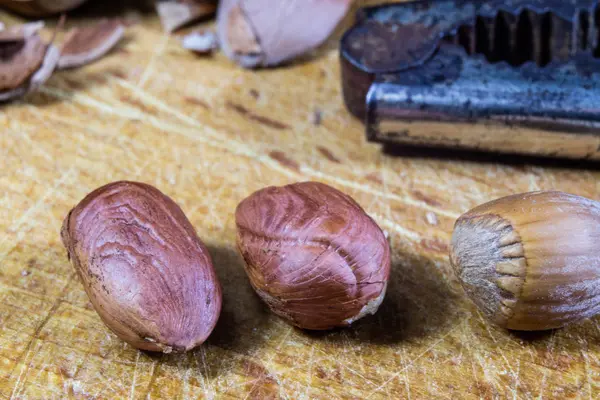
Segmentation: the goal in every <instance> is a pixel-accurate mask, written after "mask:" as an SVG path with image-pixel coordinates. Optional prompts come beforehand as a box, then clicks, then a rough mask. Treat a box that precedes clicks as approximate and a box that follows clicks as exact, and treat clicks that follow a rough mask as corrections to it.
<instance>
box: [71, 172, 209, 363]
mask: <svg viewBox="0 0 600 400" xmlns="http://www.w3.org/2000/svg"><path fill="white" fill-rule="evenodd" d="M61 236H62V240H63V243H64V245H65V247H66V249H67V251H68V254H69V258H70V259H71V261H72V263H73V265H74V267H75V269H76V271H77V273H78V275H79V277H80V278H81V281H82V283H83V286H84V288H85V291H86V292H87V294H88V296H89V298H90V301H91V303H92V305H93V306H94V308H95V310H96V311H97V312H98V314H99V315H100V318H101V319H102V321H104V323H105V324H106V325H107V326H108V327H109V328H110V329H111V330H112V331H113V332H114V333H116V334H117V336H119V337H120V338H121V339H123V340H124V341H126V342H127V343H129V344H131V345H132V346H134V347H136V348H138V349H142V350H149V351H162V352H164V353H170V352H182V351H187V350H190V349H192V348H194V347H196V346H198V345H199V344H201V343H203V342H204V341H205V340H206V338H207V337H208V336H209V334H210V333H211V331H212V330H213V328H214V327H215V324H216V323H217V319H218V317H219V313H220V311H221V287H220V285H219V282H218V280H217V276H216V274H215V271H214V269H213V265H212V261H211V257H210V254H209V253H208V250H207V249H206V247H205V246H204V244H203V243H202V242H201V241H200V239H199V238H198V236H197V235H196V232H195V231H194V228H193V226H192V225H191V223H190V222H189V221H188V219H187V218H186V217H185V215H184V214H183V211H181V209H180V208H179V206H178V205H177V204H175V202H173V200H171V199H170V198H168V197H167V196H165V195H164V194H162V193H161V192H160V191H159V190H158V189H156V188H154V187H152V186H149V185H146V184H142V183H135V182H116V183H111V184H109V185H106V186H103V187H101V188H99V189H97V190H95V191H93V192H92V193H90V194H89V195H87V196H86V197H85V198H84V199H83V200H82V201H81V202H80V203H79V204H78V205H77V206H76V207H75V208H74V209H73V210H71V212H70V213H69V215H68V216H67V218H66V219H65V221H64V223H63V228H62V231H61Z"/></svg>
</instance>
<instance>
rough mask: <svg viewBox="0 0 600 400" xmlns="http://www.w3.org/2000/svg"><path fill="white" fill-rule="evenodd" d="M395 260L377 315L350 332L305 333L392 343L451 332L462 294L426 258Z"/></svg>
mask: <svg viewBox="0 0 600 400" xmlns="http://www.w3.org/2000/svg"><path fill="white" fill-rule="evenodd" d="M398 258H400V259H398ZM394 261H395V262H394V263H393V264H392V271H391V275H390V280H389V282H388V289H387V293H386V297H385V299H384V301H383V303H382V304H381V307H380V308H379V310H378V311H377V313H376V314H375V315H371V316H367V317H365V318H363V319H361V320H359V321H357V322H356V323H355V324H354V325H352V326H351V327H350V328H347V329H337V330H334V331H330V332H309V331H305V332H304V333H305V334H306V335H308V336H310V337H313V338H322V339H326V340H330V341H342V340H348V339H350V340H353V341H356V342H363V343H371V344H393V343H397V342H401V341H406V340H411V339H421V338H425V337H427V336H429V335H430V334H439V332H440V331H445V330H447V329H450V328H451V326H452V323H453V322H455V321H456V320H457V319H458V318H457V317H458V315H459V314H460V311H461V308H460V307H459V306H458V305H457V303H458V302H459V301H460V298H461V294H460V293H457V292H456V291H453V289H452V288H451V287H450V286H449V283H448V282H447V279H446V278H445V274H444V273H443V272H442V271H440V269H439V267H437V266H436V265H435V263H434V262H433V261H432V260H431V259H429V258H427V257H425V256H423V255H415V254H408V255H407V254H403V255H402V256H401V257H395V258H394Z"/></svg>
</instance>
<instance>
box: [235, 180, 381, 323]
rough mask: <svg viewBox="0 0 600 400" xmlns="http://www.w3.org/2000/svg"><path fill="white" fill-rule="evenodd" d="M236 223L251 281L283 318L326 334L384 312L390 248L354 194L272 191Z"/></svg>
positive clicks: (297, 188) (318, 189)
mask: <svg viewBox="0 0 600 400" xmlns="http://www.w3.org/2000/svg"><path fill="white" fill-rule="evenodd" d="M235 219H236V225H237V233H238V235H237V243H238V248H239V250H240V252H241V254H242V256H243V257H244V260H245V261H246V272H247V274H248V277H249V278H250V283H251V284H252V286H253V287H254V289H255V290H256V292H257V293H258V295H259V296H260V297H261V298H262V299H263V300H264V301H265V302H266V303H267V305H268V306H269V307H270V308H271V310H272V311H273V312H274V313H275V314H277V315H279V316H281V317H282V318H284V319H286V320H288V321H289V322H290V323H292V324H293V325H295V326H298V327H300V328H304V329H315V330H322V329H330V328H334V327H340V326H348V325H350V324H352V323H353V322H354V321H356V320H358V319H359V318H362V317H364V316H365V315H367V314H374V313H375V312H376V311H377V309H378V308H379V305H380V304H381V302H382V301H383V297H384V296H385V290H386V286H387V281H388V277H389V273H390V246H389V244H388V242H387V240H386V238H385V236H384V234H383V232H382V231H381V229H380V228H379V226H377V224H376V223H375V222H374V221H373V220H372V219H371V218H370V217H369V216H368V215H367V214H366V213H365V212H364V210H363V209H362V208H361V207H360V206H359V205H358V204H357V203H356V202H355V201H354V200H353V199H352V198H350V197H349V196H347V195H345V194H344V193H341V192H340V191H338V190H336V189H334V188H332V187H329V186H327V185H325V184H322V183H317V182H304V183H296V184H293V185H288V186H284V187H269V188H266V189H262V190H260V191H258V192H256V193H254V194H252V195H251V196H250V197H248V198H246V199H245V200H244V201H242V202H241V203H240V205H239V206H238V207H237V210H236V215H235Z"/></svg>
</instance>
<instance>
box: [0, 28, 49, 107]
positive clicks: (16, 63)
mask: <svg viewBox="0 0 600 400" xmlns="http://www.w3.org/2000/svg"><path fill="white" fill-rule="evenodd" d="M42 27H43V24H42V23H30V24H24V25H20V26H14V27H10V28H8V29H5V30H2V31H0V101H8V100H12V99H16V98H19V97H22V96H24V95H25V94H27V93H28V92H31V91H34V90H36V89H38V88H39V86H41V85H42V84H43V83H45V82H46V81H47V80H48V78H50V76H51V75H52V73H53V72H54V70H55V69H56V65H57V64H58V58H59V52H58V49H57V48H56V47H55V46H54V45H53V44H52V43H50V44H46V43H45V42H43V41H42V39H41V37H40V36H39V34H38V31H39V30H40V29H41V28H42Z"/></svg>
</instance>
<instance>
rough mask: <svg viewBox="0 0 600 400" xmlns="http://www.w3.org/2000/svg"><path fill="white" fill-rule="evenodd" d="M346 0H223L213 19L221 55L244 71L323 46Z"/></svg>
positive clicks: (339, 17)
mask: <svg viewBox="0 0 600 400" xmlns="http://www.w3.org/2000/svg"><path fill="white" fill-rule="evenodd" d="M350 4H351V1H350V0H302V1H300V0H223V1H222V2H221V3H220V6H219V12H218V17H217V24H218V34H219V41H220V43H221V46H222V48H223V51H224V52H225V54H226V55H227V56H228V57H229V58H231V59H232V60H234V61H235V62H237V63H238V64H240V65H241V66H243V67H246V68H253V67H261V66H262V67H266V66H273V65H278V64H281V63H283V62H285V61H288V60H291V59H293V58H295V57H298V56H300V55H302V54H304V53H306V52H308V51H310V50H312V49H314V48H315V47H317V46H319V45H320V44H321V43H323V42H324V41H325V40H326V39H327V38H328V37H329V36H330V35H331V33H332V32H333V30H334V29H335V27H336V25H337V24H338V23H339V22H340V21H341V19H342V18H343V17H344V15H345V14H346V12H347V11H348V8H349V7H350Z"/></svg>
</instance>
